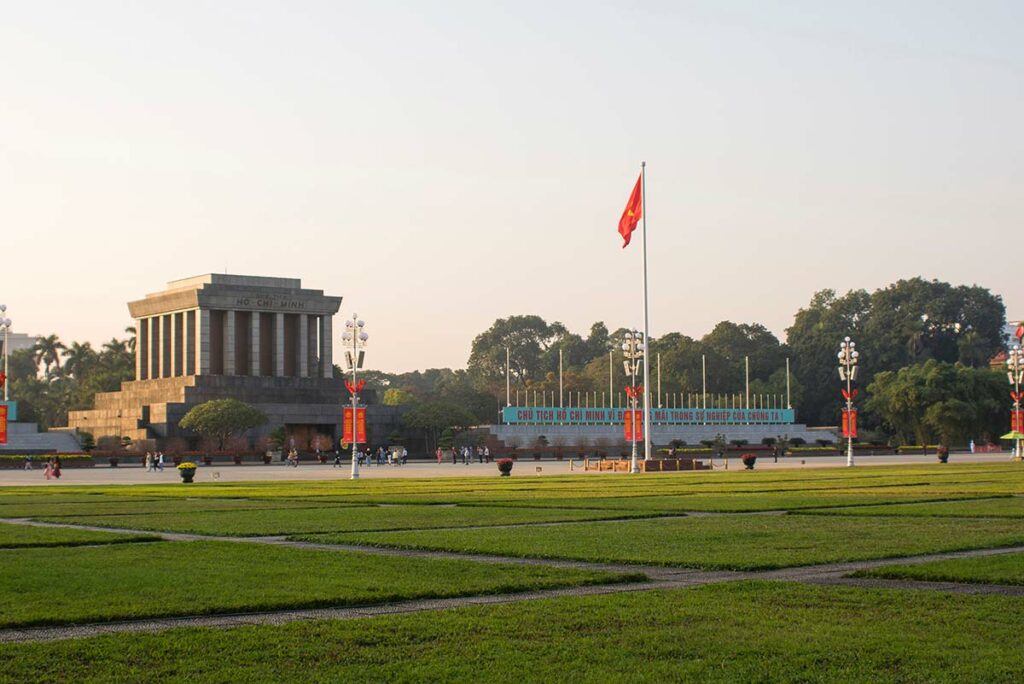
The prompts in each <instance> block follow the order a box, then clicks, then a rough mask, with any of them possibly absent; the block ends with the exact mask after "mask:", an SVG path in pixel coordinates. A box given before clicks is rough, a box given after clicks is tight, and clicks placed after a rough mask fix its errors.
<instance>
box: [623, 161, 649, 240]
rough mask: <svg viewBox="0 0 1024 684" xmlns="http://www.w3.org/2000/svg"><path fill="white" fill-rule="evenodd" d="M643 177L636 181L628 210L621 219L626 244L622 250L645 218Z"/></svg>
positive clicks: (627, 205) (627, 206) (627, 204)
mask: <svg viewBox="0 0 1024 684" xmlns="http://www.w3.org/2000/svg"><path fill="white" fill-rule="evenodd" d="M642 181H643V175H642V174H641V176H640V178H637V179H636V186H634V188H633V192H632V194H630V196H629V201H628V202H626V209H625V211H623V212H622V218H620V219H619V235H621V236H622V239H623V240H625V242H624V243H623V244H622V248H623V249H625V248H626V245H628V244H629V238H630V236H631V235H632V234H633V231H634V230H636V224H637V222H638V221H639V220H640V217H641V216H643V207H644V195H643V189H642V188H643V186H642Z"/></svg>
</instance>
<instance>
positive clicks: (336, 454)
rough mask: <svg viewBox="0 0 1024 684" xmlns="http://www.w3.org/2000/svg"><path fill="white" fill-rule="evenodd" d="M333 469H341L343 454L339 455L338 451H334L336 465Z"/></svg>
mask: <svg viewBox="0 0 1024 684" xmlns="http://www.w3.org/2000/svg"><path fill="white" fill-rule="evenodd" d="M332 467H334V468H340V467H341V454H339V453H338V450H337V449H335V450H334V465H333V466H332Z"/></svg>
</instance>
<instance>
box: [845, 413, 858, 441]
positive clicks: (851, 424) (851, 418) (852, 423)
mask: <svg viewBox="0 0 1024 684" xmlns="http://www.w3.org/2000/svg"><path fill="white" fill-rule="evenodd" d="M843 437H854V438H856V437H857V409H850V410H849V411H847V410H846V409H843Z"/></svg>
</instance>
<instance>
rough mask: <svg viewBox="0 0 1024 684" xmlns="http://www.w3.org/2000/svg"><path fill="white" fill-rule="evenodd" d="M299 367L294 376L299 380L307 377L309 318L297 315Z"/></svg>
mask: <svg viewBox="0 0 1024 684" xmlns="http://www.w3.org/2000/svg"><path fill="white" fill-rule="evenodd" d="M297 346H298V352H299V367H298V369H297V372H296V375H298V376H299V377H300V378H305V377H308V376H309V316H308V315H307V314H299V344H298V345H297Z"/></svg>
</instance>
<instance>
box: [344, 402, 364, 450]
mask: <svg viewBox="0 0 1024 684" xmlns="http://www.w3.org/2000/svg"><path fill="white" fill-rule="evenodd" d="M342 422H343V425H344V428H343V434H342V437H341V441H343V442H345V443H346V444H352V407H351V406H346V407H345V412H344V417H343V419H342ZM355 443H356V444H366V409H365V408H358V409H356V441H355Z"/></svg>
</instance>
